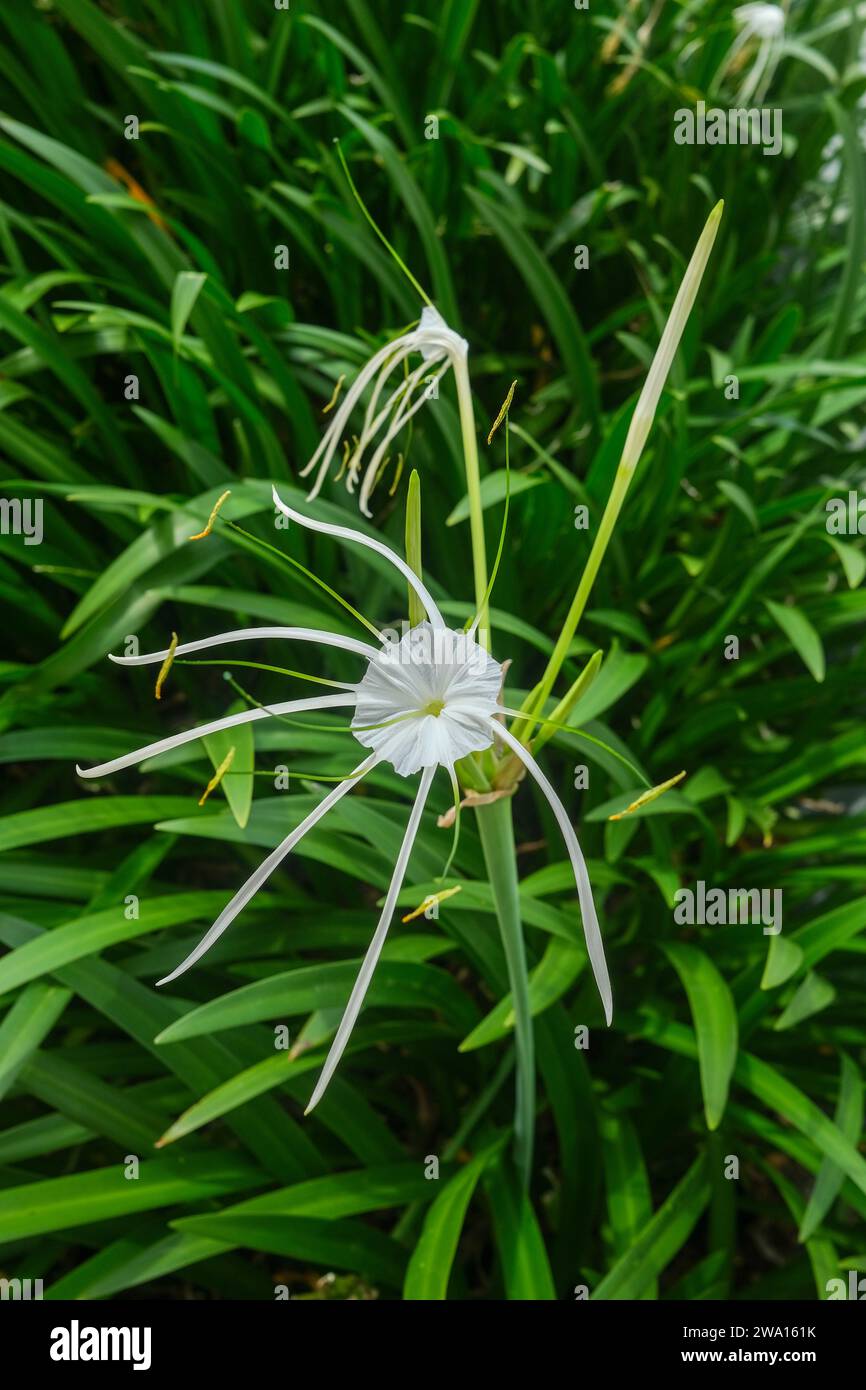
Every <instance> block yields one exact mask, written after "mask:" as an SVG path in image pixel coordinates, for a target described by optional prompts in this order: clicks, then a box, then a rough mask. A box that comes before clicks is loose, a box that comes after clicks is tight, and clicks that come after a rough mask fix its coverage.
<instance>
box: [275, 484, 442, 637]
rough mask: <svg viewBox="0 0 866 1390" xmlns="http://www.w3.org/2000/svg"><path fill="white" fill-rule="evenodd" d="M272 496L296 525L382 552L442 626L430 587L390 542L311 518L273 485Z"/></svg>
mask: <svg viewBox="0 0 866 1390" xmlns="http://www.w3.org/2000/svg"><path fill="white" fill-rule="evenodd" d="M273 498H274V506H275V507H278V508H279V510H280V511H281V512H282V513H283V515H284V516H287V517H288V518H289V520H290V521H296V522H297V523H298V525H299V526H306V527H307V529H308V530H310V531H320V532H321V533H322V535H324V536H334V537H335V539H336V540H342V541H354V542H355V543H356V544H357V545H363V546H366V547H367V549H368V550H375V552H376V554H377V555H384V557H385V559H386V560H390V562H391V564H392V565H393V566H394V567H395V569H398V570H399V571H400V573H401V574H402V576H403V578H404V579H405V580H406V583H407V584H410V585H411V586H412V588H413V589H414V590H415V593H416V594H417V595H418V597H419V599H420V600H421V602H422V603H423V605H424V607H425V609H426V610H427V616H428V618H429V619H430V622H431V623H432V624H433V626H434V627H444V626H445V619H444V618H443V617H442V614H441V613H440V612H439V609H438V608H437V606H436V602H435V600H434V598H433V595H432V594H431V593H430V590H429V589H428V588H427V586H426V585H425V584H424V583H422V581H421V580H420V579H419V578H418V576H417V574H416V573H415V571H414V570H412V569H410V567H409V566H408V565H407V564H406V561H405V560H401V559H400V556H399V555H397V554H396V553H395V552H394V551H393V550H392V549H391V547H390V546H388V545H384V544H383V543H382V541H377V540H375V539H374V537H373V536H365V535H364V533H363V532H362V531H354V530H352V528H351V527H349V526H332V525H330V523H329V522H327V521H314V520H313V518H312V517H310V516H304V514H303V512H296V511H294V509H293V508H292V507H287V506H286V504H285V502H283V501H282V499H281V498H280V495H279V493H278V492H277V489H276V488H274V489H273Z"/></svg>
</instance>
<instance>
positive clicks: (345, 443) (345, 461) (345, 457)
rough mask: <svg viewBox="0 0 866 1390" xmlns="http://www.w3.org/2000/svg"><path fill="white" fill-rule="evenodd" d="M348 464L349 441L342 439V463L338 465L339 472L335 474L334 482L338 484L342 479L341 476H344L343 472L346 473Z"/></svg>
mask: <svg viewBox="0 0 866 1390" xmlns="http://www.w3.org/2000/svg"><path fill="white" fill-rule="evenodd" d="M348 462H349V441H348V439H344V440H343V462H342V463H341V464H340V471H339V473H338V474H337V476H336V478H335V479H334V481H335V482H337V483H338V482H339V481H340V479H341V478H342V476H343V474H344V473H345V471H346V465H347V464H348Z"/></svg>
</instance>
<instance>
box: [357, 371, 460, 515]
mask: <svg viewBox="0 0 866 1390" xmlns="http://www.w3.org/2000/svg"><path fill="white" fill-rule="evenodd" d="M434 360H435V359H434ZM448 365H449V364H448V363H447V362H446V363H445V366H444V367H440V369H439V371H438V372H436V374H435V375H434V377H433V382H434V385H435V383H436V382H438V381H440V380H441V378H442V377H443V376H444V375H445V373H446V372H447V370H448ZM422 370H423V371H427V370H428V364H427V363H426V362H425V363H424V367H423V368H422ZM430 389H431V388H430V387H428V388H427V390H425V391H423V392H422V394H421V395H420V396H419V398H418V400H416V401H412V402H411V404H410V399H411V398H410V396H409V395H408V394H407V395H406V396H404V398H403V400H402V401H401V402H400V406H399V408H398V409H397V410H396V411H395V412H394V418H393V420H392V421H391V423H390V425H389V426H388V429H387V431H386V433H385V436H384V438H383V439H382V440H381V442H380V443H379V445H378V447H377V449H376V452H375V454H374V455H373V457H372V458H371V459H370V462H369V464H368V465H367V471H366V473H365V474H364V483H363V486H362V488H361V495H360V498H359V500H358V505H359V506H360V508H361V511H362V512H363V513H364V515H365V516H370V515H372V513H371V512H370V510H369V508H368V506H367V503H368V501H369V499H370V493H371V492H372V491H373V487H374V484H375V482H376V478H377V477H378V475H379V466H380V464H381V462H382V459H383V458H384V457H385V454H386V451H387V449H388V446H389V445H390V443H391V440H392V439H394V438H395V437H396V436H397V435H398V434H399V433H400V431H401V429H402V428H403V426H404V425H406V424H408V422H409V421H410V420H411V419H412V416H413V415H415V414H416V413H417V412H418V411H419V410H420V409H421V407H422V406H423V405H424V403H425V402H426V400H427V399H428V392H429V390H430Z"/></svg>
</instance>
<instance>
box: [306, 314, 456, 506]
mask: <svg viewBox="0 0 866 1390" xmlns="http://www.w3.org/2000/svg"><path fill="white" fill-rule="evenodd" d="M468 351H469V344H468V343H467V342H466V339H465V338H461V337H460V335H459V333H455V332H454V330H453V329H452V328H449V327H448V325H447V323H446V322H445V320H444V319H443V317H442V315H441V314H440V313H439V311H438V309H435V308H434V307H433V305H432V304H428V305H427V306H426V307H425V308H424V309H423V310H422V313H421V319H420V322H419V324H418V327H417V328H414V329H412V330H411V332H409V333H403V334H401V336H400V337H399V338H395V339H394V340H393V341H392V342H390V343H386V345H385V346H384V347H383V348H380V349H379V351H378V352H376V353H374V354H373V356H372V357H371V358H370V360H369V362H367V363H366V365H365V366H364V367H362V369H361V371H360V372H359V373H358V375H357V376H356V378H355V380H354V381H353V382H352V385H351V386H350V387H349V390H348V391H347V392H346V395H345V396H344V398H343V400H342V401H341V403H340V406H339V408H338V409H337V410H336V412H335V414H334V418H333V420H332V421H331V423H330V425H329V426H328V428H327V430H326V431H325V433H324V435H323V436H322V439H321V441H320V443H319V447H318V448H317V449H316V452H315V453H314V454H313V457H312V458H311V459H310V461H309V463H308V464H306V465H305V467H304V468H302V469H301V477H302V478H305V477H306V476H307V474H308V473H312V471H313V469H314V468H317V467H318V471H317V473H316V481H315V483H314V484H313V487H312V489H311V491H310V494H309V497H310V499H311V500H312V498H314V497H316V496H318V493H319V491H320V489H321V486H322V484H323V482H324V481H325V478H326V477H327V476H328V470H329V469H330V467H331V464H332V462H333V459H334V454H335V452H336V450H337V448H338V447H339V445H340V442H341V440H343V439H345V438H346V434H347V429H348V425H349V420H350V418H351V415H352V411H353V410H354V409H355V407H356V406H357V405H358V403H359V401H360V400H361V398H362V396H363V394H364V392H365V391H366V389H367V387H368V386H370V385H371V384H372V388H373V389H372V391H371V392H370V399H369V401H368V403H367V409H366V413H365V415H364V424H363V427H362V429H361V433H360V435H359V436H358V437H357V441H356V442H355V444H354V447H353V448H352V449H351V451H350V453H349V455H348V459H347V462H346V487H347V488H348V490H349V492H354V490H355V486H356V484H357V482H358V478H359V476H360V474H361V469H362V467H364V456H365V453H366V452H367V451H368V449H369V447H370V446H371V445H372V443H373V441H374V440H375V439H377V438H378V440H379V443H378V445H377V447H376V449H375V450H374V452H373V454H372V456H371V457H370V458H369V460H368V461H367V463H366V467H365V469H364V477H363V481H362V483H361V492H360V496H359V499H358V500H359V505H360V507H361V511H362V512H364V514H365V515H366V516H370V514H371V513H370V509H369V506H368V503H369V499H370V494H371V492H372V491H373V487H374V486H375V483H376V479H377V477H378V475H379V470H380V468H381V467H382V464H383V461H384V459H385V458H386V456H387V453H388V448H389V446H390V445H391V443H392V441H393V440H394V439H395V438H396V436H397V435H398V434H399V433H400V431H401V430H402V428H403V426H404V425H406V424H408V422H409V421H410V420H411V419H412V416H413V415H414V414H415V413H416V411H418V410H420V409H421V406H422V405H423V404H424V402H425V400H428V399H429V398H430V397H431V396H432V395H433V394H434V392H435V391H436V389H437V388H438V384H439V381H440V380H441V378H442V377H443V376H444V375H445V373H446V372H447V371H448V369H449V367H455V366H456V365H457V364H462V363H464V362H465V360H466V355H467V353H468ZM419 353H420V356H421V363H420V365H419V366H417V367H415V368H413V369H412V370H411V371H408V370H407V369H406V368H404V374H403V376H402V379H401V380H399V381H398V382H397V383H396V384H394V382H393V381H392V378H393V377H394V373H395V372H397V370H398V369H399V368H400V367H401V366H403V364H404V363H405V364H407V367H408V359H409V358H410V357H411V356H412V355H413V354H419ZM389 384H390V385H389ZM386 386H389V392H388V394H387V395H386V397H385V402H384V404H383V405H380V404H379V402H380V400H381V398H382V395H383V393H384V392H385V388H386Z"/></svg>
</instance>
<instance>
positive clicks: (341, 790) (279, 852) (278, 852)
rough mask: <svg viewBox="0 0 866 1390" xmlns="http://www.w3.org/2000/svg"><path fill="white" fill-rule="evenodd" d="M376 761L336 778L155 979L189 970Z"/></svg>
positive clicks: (167, 978)
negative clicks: (191, 943) (167, 969)
mask: <svg viewBox="0 0 866 1390" xmlns="http://www.w3.org/2000/svg"><path fill="white" fill-rule="evenodd" d="M376 761H377V759H376V756H375V754H374V755H373V756H372V757H370V758H365V759H364V761H363V762H362V763H361V764H360V765H359V766H358V767H356V768H355V771H354V772H353V773H352V775H351V777H347V778H346V779H345V781H343V782H340V784H339V786H336V787H334V788H333V790H332V791H329V792H328V795H327V796H326V797H324V798H323V799H322V800H321V801H320V802H319V804H318V806H316V807H314V809H313V810H312V811H311V812H310V814H309V815H308V816H306V817H305V818H304V820H302V821H301V823H300V825H298V826H296V827H295V829H294V830H292V831H291V832H290V833H289V834H288V835H287V836H286V838H285V839H284V840H283V841H282V843H281V844H279V845H277V847H276V849H275V850H272V851H271V853H270V854H269V855H268V857H267V859H265V860H263V861H262V863H261V864H260V865H259V867H258V868H257V869H256V871H255V873H253V874H251V875H250V877H249V878H248V879H247V881H246V883H245V884H244V885H243V887H242V888H239V889H238V891H237V892H236V893H235V895H234V897H233V898H232V900H231V902H230V903H228V904H227V905H226V906H225V907H224V908H223V910H222V912H221V913H220V915H219V917H217V919H216V921H215V922H214V924H213V926H212V927H209V928H208V930H207V931H206V932H205V934H204V936H203V937H202V939H201V941H200V942H199V943H198V945H197V946H196V947H195V949H194V950H192V951H190V953H189V955H188V956H187V957H186V959H185V960H182V961H181V963H180V965H179V966H177V968H176V969H175V970H172V972H171V974H170V975H166V976H165V977H164V978H163V979H162V980H157V982H156V983H157V984H158V985H167V984H169V983H170V982H171V981H172V980H176V979H177V977H178V975H183V974H184V972H185V971H187V970H189V968H190V966H191V965H195V963H196V961H197V960H201V957H202V956H203V955H204V954H205V952H206V951H209V950H210V948H211V946H212V945H213V944H214V942H215V941H216V940H217V938H218V937H220V936H222V934H223V932H224V931H225V930H226V928H227V927H229V926H231V924H232V922H233V921H234V919H235V918H236V917H237V915H238V913H239V912H241V911H242V909H243V908H245V907H246V905H247V903H248V902H249V901H250V899H251V898H252V897H254V895H255V894H256V893H257V892H258V891H259V889H260V888H261V886H262V884H263V883H264V882H265V880H266V879H268V878H269V877H270V875H271V874H272V873H273V871H274V869H276V868H277V866H278V865H279V864H280V863H281V861H282V860H283V859H285V857H286V855H287V854H288V853H289V851H290V850H292V849H294V847H295V845H297V844H298V843H299V842H300V841H301V840H302V839H303V838H304V836H305V835H306V833H307V831H308V830H312V828H313V826H314V825H315V824H316V823H317V822H318V821H320V820H321V819H322V817H323V816H325V815H327V813H328V811H330V810H331V807H332V806H336V804H337V802H338V801H339V800H340V798H341V797H342V796H345V794H346V792H347V791H349V790H350V789H351V788H352V787H354V785H355V783H356V782H357V781H358V780H359V779H360V778H361V777H363V775H364V773H366V772H369V771H370V768H371V767H373V766H374V765H375V763H376Z"/></svg>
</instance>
